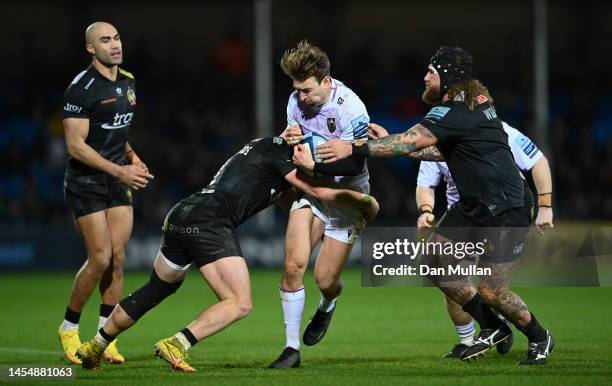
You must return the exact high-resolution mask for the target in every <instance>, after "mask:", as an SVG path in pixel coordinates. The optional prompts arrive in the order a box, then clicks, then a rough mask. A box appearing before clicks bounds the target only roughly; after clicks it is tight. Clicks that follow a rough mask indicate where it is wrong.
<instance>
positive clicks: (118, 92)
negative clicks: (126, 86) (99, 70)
mask: <svg viewBox="0 0 612 386" xmlns="http://www.w3.org/2000/svg"><path fill="white" fill-rule="evenodd" d="M115 91H117V95H119V96H121V95H123V90H122V89H121V87H117V88H116V89H115Z"/></svg>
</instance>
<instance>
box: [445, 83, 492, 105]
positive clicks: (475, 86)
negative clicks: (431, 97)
mask: <svg viewBox="0 0 612 386" xmlns="http://www.w3.org/2000/svg"><path fill="white" fill-rule="evenodd" d="M462 94H463V97H461V95H462ZM481 95H482V96H484V97H485V98H486V100H484V99H483V98H482V97H481V98H479V96H481ZM448 98H449V99H450V100H455V101H458V102H463V103H465V104H466V105H467V106H468V108H469V109H470V111H474V109H475V108H476V106H478V105H479V104H482V103H484V102H488V103H489V105H493V97H491V94H489V90H488V89H487V88H486V86H485V85H484V84H482V83H480V81H479V80H478V79H470V80H468V81H467V82H461V83H455V84H454V85H452V86H451V88H450V90H448ZM479 99H480V100H479Z"/></svg>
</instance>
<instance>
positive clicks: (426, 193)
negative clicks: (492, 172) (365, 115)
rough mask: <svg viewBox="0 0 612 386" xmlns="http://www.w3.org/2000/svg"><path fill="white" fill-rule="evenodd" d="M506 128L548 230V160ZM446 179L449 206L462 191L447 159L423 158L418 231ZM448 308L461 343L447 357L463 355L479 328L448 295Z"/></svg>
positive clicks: (429, 221)
mask: <svg viewBox="0 0 612 386" xmlns="http://www.w3.org/2000/svg"><path fill="white" fill-rule="evenodd" d="M502 125H503V128H504V131H505V132H506V134H508V145H509V146H510V150H511V151H512V155H513V156H514V161H515V162H516V165H517V166H518V167H519V169H520V170H521V171H524V172H526V171H531V173H532V177H533V182H534V185H535V187H536V190H537V193H538V207H539V210H538V216H537V218H536V221H535V225H536V228H537V229H538V232H540V233H543V231H544V230H545V229H548V228H553V226H554V225H553V211H552V207H551V205H550V201H551V200H550V196H551V195H552V177H551V172H550V167H549V165H548V160H547V158H546V157H545V156H544V154H543V153H542V152H541V151H540V149H538V147H537V146H536V145H535V144H534V143H533V142H532V141H531V139H530V138H529V137H527V136H526V135H524V134H523V133H521V132H520V131H518V130H517V129H515V128H514V127H512V126H510V125H508V124H507V123H506V122H502ZM368 133H369V136H370V137H371V138H372V139H378V138H383V137H386V136H387V135H388V133H387V131H386V130H385V129H384V128H383V127H381V126H379V125H377V124H373V123H371V124H370V125H369V128H368ZM442 178H444V181H445V182H446V202H447V207H449V208H450V206H451V205H453V204H454V203H455V202H457V201H459V191H458V189H457V186H456V185H455V181H454V180H453V177H452V175H451V173H450V171H449V169H448V165H447V164H446V162H442V161H421V164H420V166H419V176H418V178H417V187H416V196H415V197H416V203H417V208H418V209H419V218H418V220H417V227H418V230H419V231H424V230H426V229H429V228H431V227H432V225H433V222H434V220H435V216H434V214H433V209H434V204H435V188H436V187H437V186H438V185H439V184H440V181H441V179H442ZM444 299H445V303H446V309H447V311H448V315H449V316H450V318H451V320H452V321H453V324H454V326H455V329H456V331H457V335H458V336H459V343H458V344H456V345H455V346H454V347H453V348H452V350H451V351H450V352H449V353H447V354H446V355H445V356H444V358H457V359H459V358H461V354H462V353H463V352H464V351H465V350H466V349H467V348H468V347H469V346H471V345H472V343H473V341H474V335H475V332H476V328H475V325H474V319H473V318H472V316H471V315H470V314H468V313H467V312H465V311H463V310H462V309H461V306H460V305H459V304H457V303H456V302H454V301H453V300H451V299H450V298H449V297H448V296H445V297H444ZM512 343H513V339H508V340H506V341H505V342H503V343H502V344H499V345H497V346H495V347H496V348H497V351H498V352H500V353H501V354H505V353H507V352H508V351H510V348H511V347H512Z"/></svg>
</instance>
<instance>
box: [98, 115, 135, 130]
mask: <svg viewBox="0 0 612 386" xmlns="http://www.w3.org/2000/svg"><path fill="white" fill-rule="evenodd" d="M132 117H134V113H126V114H119V113H116V114H115V117H114V118H113V123H105V124H103V125H102V126H101V127H102V128H103V129H106V130H115V129H122V128H124V127H127V126H129V125H130V123H132Z"/></svg>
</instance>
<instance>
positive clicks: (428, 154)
mask: <svg viewBox="0 0 612 386" xmlns="http://www.w3.org/2000/svg"><path fill="white" fill-rule="evenodd" d="M410 157H411V158H415V159H420V160H423V161H444V157H443V156H442V153H440V150H439V149H438V147H437V146H435V145H433V146H429V147H426V148H425V149H422V150H419V151H415V152H413V153H411V154H410Z"/></svg>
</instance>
